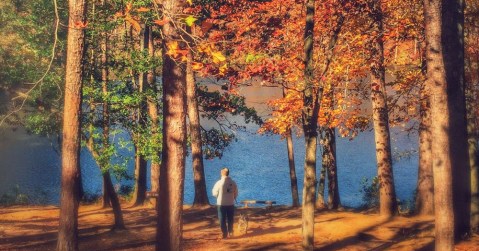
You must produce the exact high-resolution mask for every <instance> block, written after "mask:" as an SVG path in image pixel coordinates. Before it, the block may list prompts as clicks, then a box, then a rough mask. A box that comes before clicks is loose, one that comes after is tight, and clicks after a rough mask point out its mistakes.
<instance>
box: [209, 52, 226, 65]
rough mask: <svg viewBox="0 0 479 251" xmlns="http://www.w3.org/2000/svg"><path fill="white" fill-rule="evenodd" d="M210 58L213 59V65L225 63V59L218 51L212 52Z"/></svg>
mask: <svg viewBox="0 0 479 251" xmlns="http://www.w3.org/2000/svg"><path fill="white" fill-rule="evenodd" d="M211 56H212V57H213V62H214V63H215V64H219V63H221V62H224V61H226V57H225V56H224V55H223V53H221V52H220V51H212V52H211Z"/></svg>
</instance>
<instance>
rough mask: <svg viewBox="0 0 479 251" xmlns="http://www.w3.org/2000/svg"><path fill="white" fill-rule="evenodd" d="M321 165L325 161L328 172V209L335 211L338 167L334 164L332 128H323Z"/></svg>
mask: <svg viewBox="0 0 479 251" xmlns="http://www.w3.org/2000/svg"><path fill="white" fill-rule="evenodd" d="M323 140H324V145H323V163H324V160H325V159H326V162H327V163H326V169H327V171H328V208H329V209H337V208H338V207H339V205H340V204H341V201H340V199H339V186H338V167H337V164H336V163H337V162H336V133H335V131H334V128H329V127H326V128H324V138H323Z"/></svg>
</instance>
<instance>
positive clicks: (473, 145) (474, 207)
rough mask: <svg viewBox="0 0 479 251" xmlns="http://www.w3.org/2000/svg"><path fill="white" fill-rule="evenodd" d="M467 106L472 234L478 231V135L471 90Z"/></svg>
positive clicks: (468, 94)
mask: <svg viewBox="0 0 479 251" xmlns="http://www.w3.org/2000/svg"><path fill="white" fill-rule="evenodd" d="M466 95H467V98H466V105H467V142H468V150H469V151H468V152H469V168H470V173H471V206H470V208H471V219H470V225H471V226H470V227H471V230H472V231H473V232H478V231H479V163H478V154H479V152H478V149H477V143H478V135H477V126H476V119H477V118H476V116H475V114H474V110H475V108H476V106H475V104H474V103H473V102H474V97H473V96H472V95H473V93H472V90H467V92H466Z"/></svg>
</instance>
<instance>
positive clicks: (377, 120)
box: [370, 1, 397, 217]
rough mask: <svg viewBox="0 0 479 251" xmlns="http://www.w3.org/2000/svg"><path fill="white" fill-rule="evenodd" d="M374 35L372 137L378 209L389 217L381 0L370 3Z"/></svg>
mask: <svg viewBox="0 0 479 251" xmlns="http://www.w3.org/2000/svg"><path fill="white" fill-rule="evenodd" d="M370 9H371V18H372V21H373V22H372V25H371V30H372V33H373V34H377V35H376V37H374V38H373V40H372V42H371V45H370V53H371V54H370V55H371V61H372V62H371V101H372V110H373V125H374V139H375V143H376V160H377V168H378V177H379V212H380V215H381V216H385V217H390V216H393V215H394V214H396V213H397V202H396V192H395V189H394V176H393V167H392V159H391V140H390V134H389V115H388V107H387V97H386V80H385V67H384V44H383V43H384V42H383V39H384V36H383V35H382V34H383V33H384V29H383V12H382V7H381V1H372V2H371V3H370Z"/></svg>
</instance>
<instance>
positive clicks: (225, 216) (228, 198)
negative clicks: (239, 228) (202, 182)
mask: <svg viewBox="0 0 479 251" xmlns="http://www.w3.org/2000/svg"><path fill="white" fill-rule="evenodd" d="M229 173H230V171H229V169H228V168H227V167H224V168H223V169H221V179H220V180H218V181H217V182H216V184H215V185H214V187H213V196H214V197H216V205H217V207H218V218H219V221H220V226H221V232H222V234H223V235H222V238H223V239H225V238H227V237H228V235H229V236H230V237H231V236H233V222H234V211H235V206H234V204H235V201H236V197H238V187H237V186H236V182H234V180H233V179H231V178H230V177H229Z"/></svg>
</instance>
